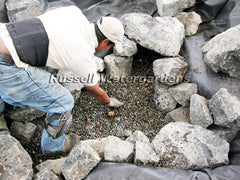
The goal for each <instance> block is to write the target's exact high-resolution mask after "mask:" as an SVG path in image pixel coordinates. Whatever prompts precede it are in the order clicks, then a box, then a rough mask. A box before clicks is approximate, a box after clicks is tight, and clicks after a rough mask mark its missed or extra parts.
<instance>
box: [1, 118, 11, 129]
mask: <svg viewBox="0 0 240 180" xmlns="http://www.w3.org/2000/svg"><path fill="white" fill-rule="evenodd" d="M0 131H9V129H8V127H7V122H6V120H5V118H4V115H3V114H2V115H0Z"/></svg>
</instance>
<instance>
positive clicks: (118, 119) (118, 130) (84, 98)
mask: <svg viewBox="0 0 240 180" xmlns="http://www.w3.org/2000/svg"><path fill="white" fill-rule="evenodd" d="M158 58H160V55H159V54H157V53H155V52H153V51H149V50H146V49H144V48H142V47H139V53H138V54H136V55H135V56H134V60H133V69H132V73H131V75H130V76H129V77H128V78H129V79H126V80H122V82H110V81H108V82H106V81H105V82H103V81H102V82H101V83H100V86H101V87H102V88H103V89H104V90H105V91H106V92H107V93H108V95H109V96H110V97H116V98H118V99H119V100H121V101H123V102H124V103H125V105H124V106H122V107H120V108H111V107H108V106H107V105H104V104H102V103H100V102H98V101H97V100H95V99H94V98H93V97H92V96H90V95H89V94H88V92H87V91H86V90H84V89H83V90H82V94H81V97H80V98H79V99H78V100H77V101H76V102H75V107H74V108H73V111H72V112H73V118H74V122H73V125H72V127H71V129H70V132H72V133H76V134H78V135H80V136H81V139H82V140H85V139H93V138H103V137H107V136H110V135H114V136H118V137H120V138H126V137H127V136H128V135H129V133H130V132H134V131H136V130H140V131H142V132H143V133H144V134H145V135H146V136H147V137H148V138H149V139H150V140H152V139H153V138H154V136H155V135H156V134H157V133H158V132H159V130H160V129H161V127H163V126H164V125H165V124H164V121H163V115H162V113H161V112H160V111H159V110H158V109H157V108H156V106H155V103H154V101H153V95H154V82H153V80H152V78H153V71H152V63H153V61H154V60H156V59H158ZM144 76H145V77H144ZM140 77H141V78H140ZM134 78H135V80H132V79H134ZM134 81H135V82H134ZM33 123H35V124H37V125H38V130H37V133H36V135H35V140H34V142H33V143H32V144H30V145H28V147H25V148H26V149H27V151H28V152H29V153H30V155H31V156H32V158H33V161H34V163H35V164H39V163H41V162H42V161H45V160H47V159H54V158H58V157H57V156H44V155H42V154H41V150H40V137H41V131H42V129H43V120H42V119H41V118H40V119H39V120H36V121H34V122H33Z"/></svg>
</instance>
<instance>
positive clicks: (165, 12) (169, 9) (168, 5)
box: [156, 0, 196, 16]
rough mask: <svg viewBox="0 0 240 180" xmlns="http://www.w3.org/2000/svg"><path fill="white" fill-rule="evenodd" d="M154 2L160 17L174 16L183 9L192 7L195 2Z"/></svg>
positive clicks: (174, 0)
mask: <svg viewBox="0 0 240 180" xmlns="http://www.w3.org/2000/svg"><path fill="white" fill-rule="evenodd" d="M156 2H157V7H158V13H159V15H160V16H174V15H175V14H177V13H179V12H182V11H183V10H184V9H187V8H190V7H192V6H194V5H195V3H196V0H157V1H156Z"/></svg>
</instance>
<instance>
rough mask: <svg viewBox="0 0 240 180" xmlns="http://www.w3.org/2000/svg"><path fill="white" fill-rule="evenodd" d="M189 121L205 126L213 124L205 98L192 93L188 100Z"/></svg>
mask: <svg viewBox="0 0 240 180" xmlns="http://www.w3.org/2000/svg"><path fill="white" fill-rule="evenodd" d="M190 120H191V121H190V123H191V124H193V125H199V126H202V127H204V128H207V127H208V126H210V125H211V124H213V118H212V115H211V112H210V110H209V108H208V102H207V99H206V98H205V97H203V96H200V95H198V94H193V95H192V96H191V100H190Z"/></svg>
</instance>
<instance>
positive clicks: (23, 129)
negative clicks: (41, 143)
mask: <svg viewBox="0 0 240 180" xmlns="http://www.w3.org/2000/svg"><path fill="white" fill-rule="evenodd" d="M36 129H37V126H36V125H35V124H33V123H30V122H25V121H13V122H12V124H11V127H10V131H11V134H12V136H14V137H15V138H17V139H18V140H19V141H20V143H21V144H22V145H26V144H28V143H30V142H31V139H32V137H33V136H34V134H35V132H36Z"/></svg>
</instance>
